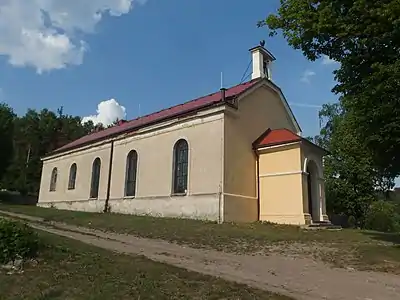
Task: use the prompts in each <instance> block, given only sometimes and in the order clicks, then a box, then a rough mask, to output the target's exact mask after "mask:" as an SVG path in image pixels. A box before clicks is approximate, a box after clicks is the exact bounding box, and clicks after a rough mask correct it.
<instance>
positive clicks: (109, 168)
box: [103, 140, 114, 213]
mask: <svg viewBox="0 0 400 300" xmlns="http://www.w3.org/2000/svg"><path fill="white" fill-rule="evenodd" d="M113 156H114V140H112V141H111V150H110V162H109V165H108V180H107V196H106V203H105V204H104V210H103V212H105V213H107V212H109V211H110V207H109V204H108V202H109V201H110V191H111V175H112V163H113Z"/></svg>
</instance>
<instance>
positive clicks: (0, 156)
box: [0, 103, 15, 179]
mask: <svg viewBox="0 0 400 300" xmlns="http://www.w3.org/2000/svg"><path fill="white" fill-rule="evenodd" d="M14 118H15V115H14V112H13V110H12V109H11V108H10V107H9V106H8V105H7V104H4V103H0V141H1V147H0V179H1V178H2V177H3V175H4V173H5V171H6V170H7V168H8V166H9V164H10V163H11V160H12V156H13V131H14V123H13V122H14Z"/></svg>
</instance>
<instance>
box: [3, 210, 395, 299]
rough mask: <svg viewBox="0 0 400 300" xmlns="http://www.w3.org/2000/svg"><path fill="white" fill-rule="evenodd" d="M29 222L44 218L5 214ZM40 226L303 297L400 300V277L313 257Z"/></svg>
mask: <svg viewBox="0 0 400 300" xmlns="http://www.w3.org/2000/svg"><path fill="white" fill-rule="evenodd" d="M2 213H5V214H8V215H10V216H14V217H19V218H21V217H22V218H24V219H26V220H28V221H33V222H41V221H43V220H42V219H40V218H35V217H30V216H23V215H20V214H13V213H8V212H2ZM30 225H31V226H33V227H34V228H37V229H39V230H43V231H47V232H50V233H54V234H58V235H61V236H65V237H68V238H72V239H76V240H79V241H82V242H84V243H87V244H91V245H95V246H98V247H101V248H105V249H109V250H112V251H117V252H121V253H127V254H139V255H144V256H146V257H148V258H150V259H152V260H155V261H159V262H164V263H168V264H171V265H175V266H178V267H181V268H185V269H188V270H191V271H196V272H199V273H203V274H208V275H212V276H219V277H221V278H224V279H227V280H231V281H236V282H239V283H245V284H248V285H250V286H254V287H257V288H261V289H265V290H269V291H272V292H277V293H281V294H284V295H288V296H292V297H294V298H296V299H299V300H303V299H304V300H321V299H329V300H392V299H393V300H395V299H400V276H396V275H391V274H384V273H374V272H360V271H350V270H345V269H333V268H330V267H329V266H327V265H325V264H323V263H321V262H318V261H313V260H310V259H304V258H289V257H285V256H282V255H271V256H258V255H255V256H250V255H235V254H229V253H223V252H218V251H211V250H199V249H193V248H190V247H184V246H180V245H176V244H172V243H169V242H166V241H161V240H152V239H144V238H138V237H134V236H130V235H122V234H115V233H104V232H101V231H97V230H91V229H87V228H80V227H76V226H71V225H65V224H60V223H52V225H44V224H38V223H30Z"/></svg>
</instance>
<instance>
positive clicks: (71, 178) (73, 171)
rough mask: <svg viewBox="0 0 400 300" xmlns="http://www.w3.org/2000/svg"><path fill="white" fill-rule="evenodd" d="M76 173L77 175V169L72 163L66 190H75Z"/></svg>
mask: <svg viewBox="0 0 400 300" xmlns="http://www.w3.org/2000/svg"><path fill="white" fill-rule="evenodd" d="M76 173H77V167H76V164H75V163H73V164H72V165H71V168H70V169H69V178H68V189H69V190H74V189H75V182H76Z"/></svg>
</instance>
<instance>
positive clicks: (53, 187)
mask: <svg viewBox="0 0 400 300" xmlns="http://www.w3.org/2000/svg"><path fill="white" fill-rule="evenodd" d="M56 187H57V168H53V170H52V171H51V177H50V192H55V191H56Z"/></svg>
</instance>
